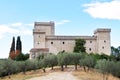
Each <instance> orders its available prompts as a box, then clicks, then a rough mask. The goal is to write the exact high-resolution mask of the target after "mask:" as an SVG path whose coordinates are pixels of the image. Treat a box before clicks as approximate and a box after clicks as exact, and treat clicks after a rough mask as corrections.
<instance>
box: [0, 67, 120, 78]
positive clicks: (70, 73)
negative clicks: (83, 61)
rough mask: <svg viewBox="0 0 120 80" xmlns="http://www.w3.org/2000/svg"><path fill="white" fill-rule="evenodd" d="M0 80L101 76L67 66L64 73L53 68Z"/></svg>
mask: <svg viewBox="0 0 120 80" xmlns="http://www.w3.org/2000/svg"><path fill="white" fill-rule="evenodd" d="M105 78H106V77H105ZM105 78H104V79H105ZM107 78H108V80H120V79H118V78H116V77H113V76H112V75H107ZM0 80H103V75H102V74H101V73H98V72H96V71H95V70H91V71H89V72H84V70H83V68H80V67H79V68H78V70H74V67H73V66H69V67H68V68H66V69H65V70H64V72H62V71H60V68H59V67H55V68H54V70H51V69H50V68H47V69H46V72H45V73H44V72H43V71H42V70H36V71H28V72H26V74H23V73H22V72H21V73H19V74H15V75H11V78H10V79H9V78H8V76H6V77H4V78H0Z"/></svg>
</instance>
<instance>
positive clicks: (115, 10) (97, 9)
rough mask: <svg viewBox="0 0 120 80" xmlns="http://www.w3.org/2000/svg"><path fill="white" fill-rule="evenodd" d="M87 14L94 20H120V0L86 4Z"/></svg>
mask: <svg viewBox="0 0 120 80" xmlns="http://www.w3.org/2000/svg"><path fill="white" fill-rule="evenodd" d="M84 7H86V9H85V10H84V11H85V12H87V13H89V14H90V15H91V16H92V17H94V18H102V19H117V20H120V0H112V1H111V2H95V3H89V4H84Z"/></svg>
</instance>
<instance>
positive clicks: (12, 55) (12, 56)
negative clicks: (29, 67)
mask: <svg viewBox="0 0 120 80" xmlns="http://www.w3.org/2000/svg"><path fill="white" fill-rule="evenodd" d="M9 57H10V58H11V59H14V58H15V37H13V40H12V44H11V48H10V52H9Z"/></svg>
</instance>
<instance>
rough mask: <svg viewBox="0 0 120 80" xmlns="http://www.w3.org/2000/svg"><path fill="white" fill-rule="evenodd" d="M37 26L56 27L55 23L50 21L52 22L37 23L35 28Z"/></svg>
mask: <svg viewBox="0 0 120 80" xmlns="http://www.w3.org/2000/svg"><path fill="white" fill-rule="evenodd" d="M35 26H54V22H53V21H50V22H35V23H34V27H35ZM35 28H36V27H35Z"/></svg>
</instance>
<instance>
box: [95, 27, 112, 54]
mask: <svg viewBox="0 0 120 80" xmlns="http://www.w3.org/2000/svg"><path fill="white" fill-rule="evenodd" d="M110 32H111V29H105V28H104V29H102V28H100V29H97V30H95V32H94V35H95V36H96V52H97V53H99V54H101V53H105V54H107V55H110V54H111V43H110Z"/></svg>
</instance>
